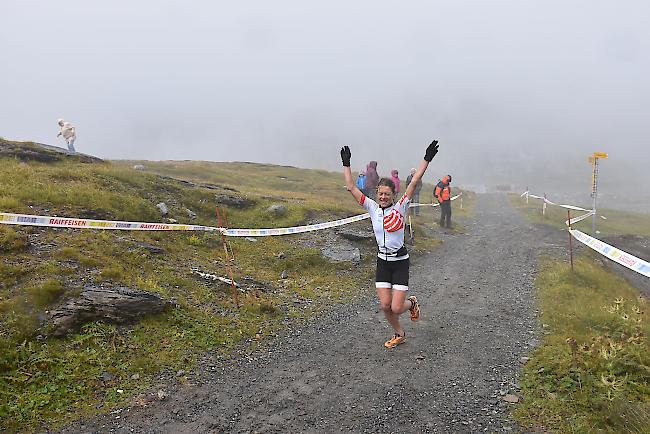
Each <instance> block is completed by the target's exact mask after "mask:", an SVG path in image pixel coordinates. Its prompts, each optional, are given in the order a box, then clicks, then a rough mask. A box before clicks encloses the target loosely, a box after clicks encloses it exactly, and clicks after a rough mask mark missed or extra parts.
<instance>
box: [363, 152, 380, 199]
mask: <svg viewBox="0 0 650 434" xmlns="http://www.w3.org/2000/svg"><path fill="white" fill-rule="evenodd" d="M378 182H379V174H378V173H377V162H376V161H371V162H369V163H368V165H367V166H366V192H365V194H366V195H367V196H368V197H369V198H370V199H373V200H374V199H375V194H376V193H377V183H378Z"/></svg>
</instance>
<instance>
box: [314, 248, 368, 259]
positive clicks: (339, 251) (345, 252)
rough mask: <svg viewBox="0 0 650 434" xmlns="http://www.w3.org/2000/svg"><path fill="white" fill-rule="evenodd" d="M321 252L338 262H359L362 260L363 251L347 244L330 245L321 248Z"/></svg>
mask: <svg viewBox="0 0 650 434" xmlns="http://www.w3.org/2000/svg"><path fill="white" fill-rule="evenodd" d="M321 253H322V254H323V256H325V257H326V258H329V259H331V260H332V261H338V262H359V261H360V260H361V252H359V249H358V248H356V247H347V246H330V247H324V248H322V249H321Z"/></svg>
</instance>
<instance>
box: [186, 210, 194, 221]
mask: <svg viewBox="0 0 650 434" xmlns="http://www.w3.org/2000/svg"><path fill="white" fill-rule="evenodd" d="M185 212H186V213H187V216H188V217H189V218H190V220H196V213H195V212H194V211H192V210H191V209H189V208H185Z"/></svg>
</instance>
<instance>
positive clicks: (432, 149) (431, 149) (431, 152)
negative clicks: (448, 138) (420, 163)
mask: <svg viewBox="0 0 650 434" xmlns="http://www.w3.org/2000/svg"><path fill="white" fill-rule="evenodd" d="M437 153H438V141H437V140H434V141H433V142H431V144H430V145H429V146H428V147H427V151H426V153H425V154H424V159H425V160H427V161H428V162H429V163H430V162H431V160H433V157H435V156H436V154H437Z"/></svg>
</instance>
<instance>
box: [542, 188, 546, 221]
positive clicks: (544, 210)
mask: <svg viewBox="0 0 650 434" xmlns="http://www.w3.org/2000/svg"><path fill="white" fill-rule="evenodd" d="M542 215H543V216H544V217H546V193H544V202H542Z"/></svg>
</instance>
